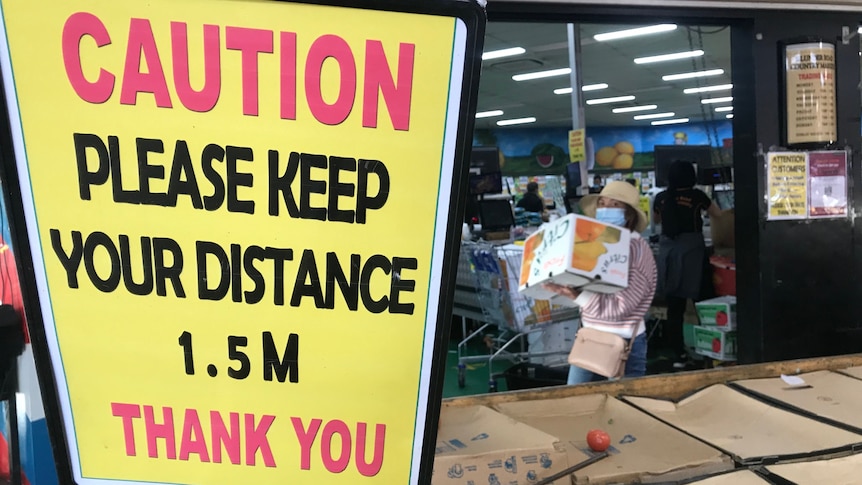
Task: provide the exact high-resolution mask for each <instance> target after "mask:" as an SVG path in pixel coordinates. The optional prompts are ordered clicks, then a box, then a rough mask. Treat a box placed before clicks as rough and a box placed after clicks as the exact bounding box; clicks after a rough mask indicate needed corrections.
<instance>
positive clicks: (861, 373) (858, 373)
mask: <svg viewBox="0 0 862 485" xmlns="http://www.w3.org/2000/svg"><path fill="white" fill-rule="evenodd" d="M838 372H840V373H842V374H846V375H848V376H850V377H855V378H856V379H862V366H859V367H848V368H846V369H841V370H840V371H838Z"/></svg>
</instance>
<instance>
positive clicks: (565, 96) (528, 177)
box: [455, 22, 736, 386]
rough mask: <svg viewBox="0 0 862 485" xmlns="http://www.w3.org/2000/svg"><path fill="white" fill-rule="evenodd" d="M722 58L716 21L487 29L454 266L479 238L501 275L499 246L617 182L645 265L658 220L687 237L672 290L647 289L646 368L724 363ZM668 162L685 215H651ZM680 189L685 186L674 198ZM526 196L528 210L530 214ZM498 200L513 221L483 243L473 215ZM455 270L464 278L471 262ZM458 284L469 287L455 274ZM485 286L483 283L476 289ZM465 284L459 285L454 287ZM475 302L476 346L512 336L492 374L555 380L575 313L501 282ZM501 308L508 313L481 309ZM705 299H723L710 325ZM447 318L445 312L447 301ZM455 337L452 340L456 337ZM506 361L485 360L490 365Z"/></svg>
mask: <svg viewBox="0 0 862 485" xmlns="http://www.w3.org/2000/svg"><path fill="white" fill-rule="evenodd" d="M730 50H731V49H730V27H729V26H726V25H709V26H704V25H684V24H677V23H657V24H649V25H644V24H606V23H578V24H570V25H567V24H562V23H550V22H541V23H513V22H490V23H489V24H488V28H487V33H486V41H485V54H484V56H483V59H484V61H483V71H482V78H481V82H480V94H479V99H478V109H477V119H476V128H475V132H474V149H473V163H472V166H473V168H474V170H473V173H472V174H471V184H470V193H469V194H468V196H469V198H470V203H469V204H468V209H472V213H471V211H470V210H468V214H467V221H466V222H467V225H468V226H469V227H468V228H467V230H466V232H465V235H466V237H465V247H466V248H468V249H467V251H466V252H465V251H462V255H461V256H462V258H464V259H469V258H470V257H471V256H472V253H473V252H475V251H474V249H472V248H473V247H474V246H475V245H485V247H482V249H481V252H483V253H490V254H494V255H496V256H497V259H498V260H499V263H498V265H497V266H500V267H501V269H500V272H501V273H506V272H512V269H513V266H518V265H519V264H520V261H519V260H518V258H517V257H512V254H510V253H513V252H514V253H515V254H516V256H517V255H518V254H520V253H517V246H518V245H519V244H520V243H522V242H523V240H524V239H525V238H526V237H527V236H528V235H529V234H531V233H532V232H534V231H536V230H538V228H539V226H540V225H541V224H543V223H545V222H547V221H549V220H554V219H556V218H558V217H563V216H565V215H566V214H569V213H576V214H579V213H581V212H582V210H581V208H580V202H581V201H582V199H583V197H584V196H587V195H590V194H598V193H601V191H602V190H603V188H604V187H606V186H608V185H609V184H611V183H612V182H615V181H625V182H628V183H630V184H632V185H634V186H635V187H636V189H637V193H638V197H639V201H638V208H639V209H641V210H643V212H644V213H645V214H646V217H647V220H648V224H647V226H646V227H645V228H644V229H643V230H642V231H640V236H642V237H643V238H644V239H645V240H646V241H648V242H649V244H650V248H651V250H652V252H653V254H654V257H655V258H656V259H659V255H660V254H659V253H660V251H659V247H660V245H661V241H662V238H663V233H665V232H668V230H667V225H668V224H670V225H673V228H674V230H676V231H677V232H678V229H679V227H680V224H683V225H684V226H685V227H686V230H687V231H688V232H691V233H697V235H698V237H700V239H701V244H702V249H701V251H700V255H699V259H698V264H694V265H693V264H692V262H691V261H687V262H686V267H685V268H684V269H683V270H682V271H679V272H676V273H674V274H673V275H671V277H673V278H682V277H684V279H685V281H684V282H683V283H682V284H684V285H686V286H685V287H684V288H676V290H671V291H670V293H671V295H670V298H667V297H666V294H665V292H663V291H662V292H660V293H658V294H656V295H655V296H654V298H653V299H652V303H651V305H650V308H649V310H648V311H647V312H646V314H645V315H644V319H645V320H646V325H645V334H646V336H647V340H648V344H649V345H648V349H649V352H648V356H647V357H648V359H647V374H658V373H667V372H678V371H682V370H690V369H697V368H705V367H713V366H716V365H729V364H732V363H733V362H735V360H736V352H735V337H736V334H735V324H736V319H735V315H734V311H735V305H736V301H735V298H736V289H735V282H736V278H735V277H736V274H735V249H734V245H735V244H734V242H735V241H734V240H735V237H734V230H733V229H734V209H735V207H734V205H735V196H734V195H735V192H734V179H733V117H734V114H733V109H734V107H733V95H732V94H733V84H732V80H731V77H732V66H731V55H730ZM572 58H574V61H575V62H574V66H575V67H574V69H572V67H571V66H572V65H573V64H572V60H573V59H572ZM575 86H577V87H578V88H575ZM579 129H582V130H579ZM675 163H676V164H677V165H679V164H681V163H688V164H690V167H689V168H690V172H691V175H692V177H693V179H692V180H691V181H690V188H691V189H692V190H693V191H692V192H691V193H692V194H697V195H698V197H697V199H696V201H695V202H694V206H693V207H691V209H690V210H688V211H682V212H680V211H668V210H665V211H664V215H665V218H666V219H667V218H669V217H671V216H673V217H676V218H679V217H681V218H684V219H685V220H684V221H682V222H680V221H677V220H670V221H667V220H665V221H662V220H661V212H662V211H661V208H659V207H657V206H656V201H657V200H662V198H663V197H664V196H665V195H666V194H663V193H664V192H666V191H667V190H668V187H669V186H670V182H677V181H676V180H669V175H670V173H671V167H672V166H673V165H674V164H675ZM670 178H671V179H673V176H672V175H671V176H670ZM677 178H678V177H677ZM677 183H678V182H677ZM681 188H689V187H675V190H677V189H681ZM536 195H538V197H536ZM686 196H687V197H689V194H688V193H686ZM534 199H536V200H539V199H540V200H541V204H540V205H539V206H537V207H534V205H535V203H534V202H533V201H534ZM690 202H691V201H689V199H685V200H684V201H683V202H682V203H684V204H689V203H690ZM501 203H502V204H504V205H505V206H506V207H507V208H508V209H509V210H511V211H512V214H513V215H514V220H513V224H512V228H511V231H510V232H509V233H504V234H503V235H502V236H499V239H497V240H495V239H493V238H492V237H489V233H488V231H487V227H484V226H488V225H489V224H492V223H493V221H491V220H490V216H491V214H493V213H491V212H488V213H483V211H482V210H481V209H482V208H487V207H491V206H492V205H494V206H496V207H499V206H500V204H501ZM497 212H499V211H497ZM677 212H679V215H678V216H676V215H675V214H676V213H677ZM483 215H484V216H485V217H482V216H483ZM662 222H664V226H665V227H664V228H663V224H662ZM507 224H509V223H508V222H507ZM504 225H506V224H504ZM477 226H478V227H481V229H480V230H476V227H477ZM470 229H472V231H470ZM506 229H508V227H507V228H506ZM674 236H676V234H674ZM668 241H670V239H668ZM503 248H505V249H503ZM689 259H690V258H689ZM668 264H672V263H665V265H666V266H665V268H663V270H662V271H661V273H662V276H665V273H666V272H665V271H664V269H667V265H668ZM461 267H462V269H467V270H469V271H476V269H475V266H471V265H461ZM515 269H517V268H515ZM462 282H464V283H465V286H469V279H468V278H464V280H462ZM475 282H476V284H477V285H478V286H477V288H476V291H477V292H479V293H480V294H482V293H488V292H493V291H494V288H493V286H494V285H496V284H497V280H496V279H495V278H493V277H491V278H488V277H484V278H477V279H475ZM510 282H511V281H510ZM486 283H487V284H489V285H491V286H492V287H483V285H485V284H486ZM510 286H517V285H516V284H513V285H510ZM692 286H694V287H695V288H692ZM468 291H469V289H468V288H462V294H465V293H466V292H468ZM669 300H670V302H671V304H670V305H669ZM696 302H697V303H701V304H700V305H695V303H696ZM482 303H483V302H482V301H481V300H480V301H479V302H478V304H479V306H480V307H481V306H482ZM489 303H490V304H491V305H492V306H493V307H494V308H488V309H485V310H484V311H483V314H482V316H481V317H480V318H478V319H476V321H477V323H476V324H474V326H473V328H474V329H476V331H478V335H476V336H475V337H474V338H476V337H479V336H480V335H481V336H482V338H481V339H478V338H476V340H477V341H479V340H481V343H482V345H483V346H485V347H490V349H489V350H488V351H489V352H492V353H493V352H495V350H496V349H498V348H499V347H505V346H506V345H507V344H509V343H510V342H512V341H513V340H518V342H517V343H518V345H517V346H516V349H517V350H514V351H512V352H509V348H505V349H504V350H505V352H504V353H501V357H511V363H512V364H513V365H514V366H515V369H516V371H513V370H512V369H511V368H506V369H503V370H502V371H500V369H497V370H496V372H497V374H498V375H501V376H502V377H503V378H504V379H501V380H506V381H507V382H506V384H509V385H510V386H512V385H514V386H529V385H530V379H529V378H528V377H527V378H525V377H524V375H519V376H518V377H517V378H513V377H512V376H511V374H512V373H513V372H516V373H521V374H524V373H525V372H527V373H529V372H532V373H533V375H535V373H536V372H538V373H539V374H540V377H539V378H536V379H534V383H535V384H537V385H538V384H543V385H544V384H547V383H549V382H551V381H552V380H553V378H554V377H553V376H556V378H557V379H565V374H566V373H565V372H555V368H563V370H564V371H565V370H566V369H565V368H566V367H567V364H566V357H567V354H568V350H569V349H570V348H571V346H572V342H573V339H574V334H575V333H576V332H577V330H578V328H580V326H581V321H580V319H579V318H578V317H579V315H575V317H574V318H573V316H572V311H571V310H570V309H568V308H562V307H558V306H557V305H555V304H554V303H553V302H550V303H549V302H546V301H540V300H533V299H530V298H528V297H525V296H524V295H522V294H520V293H518V292H517V290H516V289H512V288H509V294H508V295H506V296H505V297H503V298H500V299H498V300H493V301H490V302H489ZM507 304H510V305H511V306H512V307H513V309H514V311H513V312H512V315H506V314H505V312H504V313H500V312H495V311H493V310H495V309H497V308H499V307H500V306H505V305H507ZM716 305H725V306H726V310H723V311H720V314H719V317H718V322H719V323H720V325H719V323H716V318H715V314H714V312H715V311H716V310H714V308H715V306H716ZM669 308H670V312H669V311H668V309H669ZM699 308H700V309H701V310H702V311H701V313H702V315H700V316H699V314H698V309H699ZM455 312H456V315H457V314H459V309H458V307H457V305H456V310H455ZM704 312H713V315H712V316H711V317H710V316H708V315H707V314H706V313H704ZM460 313H461V315H462V316H464V317H467V315H466V312H463V311H462V312H460ZM472 317H475V315H472ZM482 317H484V318H482ZM501 317H502V318H501ZM498 320H499V321H498ZM482 326H484V328H482ZM522 334H523V337H521V335H522ZM469 337H470V335H469V332H468V335H467V336H466V337H461V338H467V339H469ZM489 337H490V338H489ZM716 340H717V341H718V342H719V344H718V345H716V344H715V341H716ZM459 343H461V344H462V345H461V346H460V350H461V352H460V353H459V357H461V359H460V360H461V361H462V362H459V363H461V364H464V363H469V358H463V355H464V353H465V352H464V347H465V346H464V345H463V341H460V342H459ZM481 350H482V351H483V352H484V351H486V350H485V349H484V348H482V349H481ZM506 363H508V362H506V360H505V359H503V358H501V359H499V365H501V366H502V365H505V364H506ZM489 365H493V360H492V362H491V364H489ZM519 366H520V367H519ZM463 367H466V366H462V368H463ZM494 372H495V371H494V370H491V371H490V378H491V381H494V377H493V375H494ZM462 375H463V371H462ZM506 377H508V378H506ZM462 380H463V379H462Z"/></svg>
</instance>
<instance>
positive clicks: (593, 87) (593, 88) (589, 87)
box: [581, 83, 608, 91]
mask: <svg viewBox="0 0 862 485" xmlns="http://www.w3.org/2000/svg"><path fill="white" fill-rule="evenodd" d="M602 89H608V85H607V84H605V83H598V84H585V85H583V86H581V91H600V90H602Z"/></svg>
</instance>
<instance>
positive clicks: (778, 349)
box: [488, 2, 862, 363]
mask: <svg viewBox="0 0 862 485" xmlns="http://www.w3.org/2000/svg"><path fill="white" fill-rule="evenodd" d="M860 19H862V13H857V14H853V13H841V12H818V11H805V10H794V11H778V10H766V9H738V8H737V9H717V8H696V7H689V8H683V7H648V6H619V5H614V6H607V5H575V4H549V3H530V2H489V4H488V20H489V22H548V23H616V24H627V23H630V24H651V23H670V22H672V23H679V24H688V25H704V26H712V25H722V26H723V25H727V26H730V28H731V65H732V72H731V80H732V83H733V85H734V90H733V96H734V118H733V165H734V174H735V176H734V187H735V199H736V200H735V205H736V227H735V230H736V235H737V236H736V267H737V284H736V286H737V296H738V299H739V302H738V306H737V316H738V320H739V327H738V341H739V343H738V345H739V349H738V359H739V362H740V363H756V362H764V361H769V360H783V359H788V358H803V357H813V356H820V355H830V354H838V353H844V352H846V351H847V350H846V349H847V347H848V346H846V345H845V346H843V347H842V346H840V345H832V344H831V343H830V341H832V340H834V339H833V337H834V335H835V330H836V329H837V327H841V326H843V327H847V328H850V329H851V330H852V331H856V329H855V327H854V322H855V321H856V320H857V318H856V316H860V317H862V310H853V311H843V312H832V315H831V318H832V319H834V320H835V321H836V322H839V323H836V324H835V325H836V328H832V329H818V330H814V331H813V333H811V334H810V335H808V336H805V335H804V334H805V331H804V329H805V328H806V327H805V321H804V320H802V319H803V318H805V317H804V315H806V314H809V315H810V312H801V313H799V314H800V317H799V319H797V320H799V321H795V322H794V325H792V326H790V327H791V330H790V331H791V332H796V333H797V334H800V335H801V336H800V337H799V338H797V339H796V342H795V343H794V342H789V341H786V342H782V341H781V339H778V340H776V338H775V337H776V336H777V335H779V336H780V335H782V334H781V332H782V325H783V324H784V320H783V319H786V318H787V317H786V316H781V317H778V316H776V315H775V312H773V309H774V308H775V305H785V304H789V305H791V306H793V305H797V306H798V305H800V304H804V301H803V300H805V299H806V298H807V297H813V296H814V295H812V294H809V293H806V292H805V288H806V285H805V283H804V281H805V279H806V276H805V275H798V276H796V277H793V278H792V279H794V280H798V281H795V282H794V284H793V285H791V286H790V288H789V290H785V291H783V292H782V291H777V289H779V288H780V287H781V285H782V284H783V282H782V280H776V277H775V273H776V269H777V268H786V267H787V266H788V264H791V263H788V261H786V260H782V259H780V258H775V257H773V256H772V249H773V248H774V246H775V245H776V244H779V245H780V244H781V243H783V242H784V239H783V238H784V237H786V235H787V231H792V232H791V234H794V237H795V235H802V239H805V240H810V241H809V242H805V241H803V245H805V244H812V243H814V244H816V238H813V239H812V238H811V237H809V236H810V235H811V234H814V233H816V232H817V229H816V228H815V229H804V228H802V229H800V228H801V227H803V226H804V225H803V224H799V223H795V224H794V223H774V222H771V223H769V224H771V225H775V226H776V227H777V226H778V225H784V226H790V227H788V228H787V230H786V231H780V232H776V231H770V230H769V228H768V226H767V224H766V223H765V220H764V216H763V215H764V214H765V212H766V209H765V206H766V203H765V199H764V196H763V189H764V187H765V183H764V169H763V165H762V162H761V159H760V156H759V153H760V152H761V151H762V150H767V149H768V148H769V147H770V146H773V145H778V143H779V142H778V140H779V137H778V124H779V123H778V113H777V112H775V111H776V110H777V109H778V101H779V100H778V92H779V90H778V82H777V80H778V79H780V73H779V72H778V56H777V54H778V53H777V48H776V47H775V45H776V44H775V42H776V41H777V40H778V39H776V38H775V37H776V35H778V36H780V37H783V38H789V37H794V36H798V35H800V34H808V35H814V33H809V32H794V31H793V26H794V25H800V24H805V25H806V26H811V25H812V24H815V25H817V26H819V27H820V30H829V29H828V28H827V27H829V28H831V27H834V26H836V25H851V26H852V28H853V29H855V26H856V22H851V20H856V21H858V20H860ZM803 30H805V29H803ZM814 30H817V29H814ZM761 31H768V34H767V35H766V36H764V35H762V34H760V33H759V32H761ZM858 43H859V39H854V40H853V45H855V47H856V49H857V50H858V45H859V44H858ZM838 44H839V46H840V42H839V43H838ZM844 51H845V55H844V59H843V60H844V62H845V65H847V64H850V65H853V66H855V68H854V69H846V68H843V69H842V68H841V67H839V68H838V78H839V79H838V83H839V88H838V89H839V100H838V102H839V136H844V137H845V138H847V139H848V140H849V141H848V144H849V145H851V146H853V147H854V149H855V151H856V152H858V150H859V148H860V147H859V144H860V136H859V133H860V130H859V106H860V102H859V92H858V90H856V89H852V90H851V89H848V88H845V89H843V90H842V89H841V86H853V87H854V88H855V86H856V85H857V84H858V83H859V77H860V75H859V73H860V67H859V61H858V59H857V60H856V61H855V63H850V62H848V61H847V59H848V56H847V55H846V51H847V49H844ZM839 66H840V64H839ZM768 70H771V71H769V72H768ZM850 91H852V92H850ZM853 99H855V105H853V106H850V104H852V103H848V100H850V101H852V100H853ZM842 106H843V108H842ZM769 110H772V111H773V112H771V113H770V112H768V111H769ZM853 120H855V121H853ZM854 130H855V131H854ZM854 158H858V157H854ZM852 167H853V169H852V180H851V185H852V184H853V181H857V180H860V174H859V167H858V163H853V165H852ZM857 192H859V193H857V194H855V195H854V196H853V198H852V199H850V200H851V201H852V202H851V203H852V204H853V206H854V207H855V208H856V209H857V211H859V212H862V210H860V209H862V191H857ZM831 225H832V226H835V225H836V224H831ZM837 225H841V223H838V224H837ZM843 225H845V226H848V227H846V228H843V230H844V232H846V231H847V230H848V228H852V227H855V226H854V224H853V221H852V220H847V221H845V222H844V224H843ZM856 231H862V228H860V229H858V230H856ZM809 233H811V234H809ZM860 236H862V232H860V233H859V234H857V237H854V238H852V239H853V241H851V242H850V244H851V247H850V248H849V250H848V251H845V253H846V254H844V255H843V256H844V257H845V258H850V259H852V260H853V261H855V263H854V266H853V267H854V268H856V269H859V270H862V237H860ZM855 241H859V243H856V242H855ZM792 244H793V243H792V242H788V245H792ZM855 244H858V245H859V250H855V251H854V249H853V245H855ZM788 254H789V253H788ZM856 260H858V261H856ZM764 262H766V264H767V265H766V267H764V265H763V264H764ZM779 273H782V274H786V273H787V271H783V272H782V271H779ZM791 273H792V271H791ZM854 274H855V272H854ZM809 276H814V277H816V275H809ZM815 279H816V278H815ZM853 281H855V279H854V280H853ZM809 286H810V285H809ZM852 286H853V287H855V286H856V285H855V284H852ZM788 291H789V293H788ZM845 293H846V294H845V295H844V296H843V299H842V298H837V299H836V298H833V299H832V300H833V304H835V302H836V301H837V302H838V305H839V306H841V303H842V302H843V303H844V306H847V307H849V306H853V305H852V303H854V302H856V301H862V290H859V291H857V292H856V293H858V294H855V293H853V292H852V291H848V292H845ZM785 315H786V312H785ZM791 315H792V312H791ZM858 320H862V318H859V319H858ZM800 330H801V331H800ZM820 330H822V331H820ZM814 334H817V335H816V340H817V341H818V342H819V343H818V345H814V346H811V347H810V348H804V346H800V341H802V342H804V341H806V340H807V339H810V338H814V337H815V335H814ZM856 336H857V338H858V340H859V343H860V347H859V349H857V350H856V351H858V350H862V326H860V330H858V332H857V333H856ZM785 340H787V339H785ZM839 340H840V339H839ZM782 347H785V348H782ZM849 347H851V348H852V346H849Z"/></svg>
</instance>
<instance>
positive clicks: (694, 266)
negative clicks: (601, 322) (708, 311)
mask: <svg viewBox="0 0 862 485" xmlns="http://www.w3.org/2000/svg"><path fill="white" fill-rule="evenodd" d="M696 182H697V176H696V174H695V171H694V165H693V164H692V163H690V162H685V161H676V162H674V163H673V164H672V165H671V166H670V169H669V172H668V188H667V190H665V191H664V192H661V193H660V194H658V195H657V196H656V198H655V202H654V204H653V220H654V221H655V222H656V223H657V224H661V238H660V239H659V256H658V260H657V266H658V290H657V291H656V294H659V295H664V297H665V300H666V301H667V321H666V322H667V327H668V328H667V331H668V333H669V335H670V338H671V343H672V345H673V346H674V351H675V352H677V354H678V360H679V361H678V362H677V363H675V364H674V367H677V368H680V367H684V366H685V363H684V362H685V360H686V359H687V355H686V349H685V343H684V337H683V328H682V324H683V318H684V316H685V308H686V305H687V304H688V300H689V299H691V300H694V301H697V300H698V299H699V298H700V296H701V293H702V291H701V288H703V285H704V280H703V278H704V268H705V267H706V264H707V260H706V245H705V243H704V240H703V213H704V212H707V213H708V214H709V215H711V216H718V215H720V214H721V210H720V209H719V208H718V206H717V205H716V204H715V203H714V202H713V201H712V200H710V198H709V196H708V195H706V194H705V193H704V192H703V191H702V190H699V189H696V188H694V185H695V183H696Z"/></svg>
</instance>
